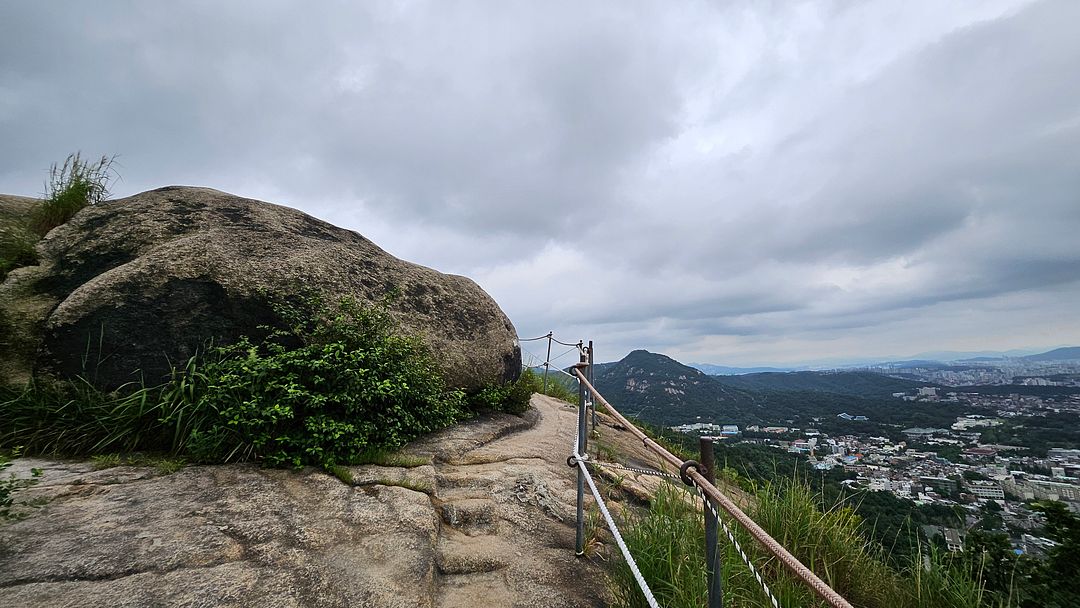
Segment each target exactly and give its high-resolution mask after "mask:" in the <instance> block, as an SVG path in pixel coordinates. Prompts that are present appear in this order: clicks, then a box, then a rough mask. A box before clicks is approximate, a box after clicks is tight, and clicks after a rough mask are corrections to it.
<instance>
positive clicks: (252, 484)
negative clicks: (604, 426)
mask: <svg viewBox="0 0 1080 608" xmlns="http://www.w3.org/2000/svg"><path fill="white" fill-rule="evenodd" d="M575 424H576V409H575V408H573V407H571V406H568V405H566V404H564V403H562V402H559V401H557V400H554V399H550V398H547V397H543V396H534V398H533V408H532V410H530V412H529V413H528V414H527V415H526V416H525V417H520V418H519V417H515V416H508V415H494V416H490V417H486V418H483V419H480V420H476V421H472V422H469V423H466V424H463V425H459V426H456V427H453V428H450V429H446V430H444V431H442V432H440V433H437V434H435V435H432V436H430V437H428V438H426V439H424V440H421V441H418V442H416V443H414V444H411V445H410V446H408V447H407V448H406V449H405V450H404V453H405V454H407V455H409V456H411V457H413V458H415V459H423V460H424V461H426V462H427V464H422V465H419V466H412V467H381V466H373V465H368V466H362V467H355V468H353V469H351V472H352V476H353V479H352V485H347V484H345V483H342V482H341V481H339V480H338V479H336V478H334V477H332V476H330V475H327V474H325V473H322V472H319V471H313V470H307V471H301V472H294V471H278V470H268V469H260V468H258V467H253V466H209V467H201V466H198V467H197V466H193V467H187V468H184V469H182V470H180V471H178V472H176V473H173V474H170V475H165V474H162V473H160V472H158V471H156V470H155V469H152V468H146V467H116V468H111V469H106V470H100V471H96V470H94V469H93V467H92V466H91V465H90V464H88V463H72V462H56V461H43V460H32V459H21V460H19V461H17V462H16V464H15V466H14V467H13V468H12V471H13V472H23V473H24V474H25V473H26V472H28V471H29V469H30V468H31V467H42V468H44V469H45V474H44V477H43V480H42V482H41V483H40V484H39V485H38V486H35V487H34V488H31V489H28V490H23V491H21V493H20V495H18V496H17V498H18V499H20V500H34V499H37V500H40V501H43V502H46V503H47V504H45V506H43V507H41V508H39V509H35V510H34V511H33V512H32V513H31V514H30V515H29V517H27V518H26V519H24V520H22V521H16V522H13V523H7V524H0V607H5V608H6V607H15V606H20V607H21V606H45V607H52V606H56V607H59V606H76V605H77V606H101V607H106V606H108V607H122V606H259V607H260V608H273V607H277V606H318V607H322V606H372V607H375V606H380V607H381V606H392V607H397V606H400V607H409V608H412V607H415V606H425V607H431V608H443V607H445V608H452V607H457V606H462V607H463V606H491V607H495V606H521V607H526V606H527V607H529V608H544V607H551V608H557V607H586V606H604V605H606V603H607V599H608V594H607V590H606V586H605V577H604V573H603V570H602V568H601V566H600V565H599V564H598V563H596V562H595V561H594V560H591V559H587V558H586V559H582V558H576V557H574V550H573V546H574V527H573V524H574V500H575V484H574V476H573V470H572V469H570V468H568V467H567V466H566V463H565V460H566V456H567V455H568V454H569V452H570V446H571V442H572V440H573V429H574V428H575Z"/></svg>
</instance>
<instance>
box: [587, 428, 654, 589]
mask: <svg viewBox="0 0 1080 608" xmlns="http://www.w3.org/2000/svg"><path fill="white" fill-rule="evenodd" d="M571 458H572V459H573V461H574V463H575V464H576V465H577V467H578V468H579V469H580V472H581V474H582V475H583V476H584V477H585V481H586V483H588V484H589V491H590V492H592V495H593V499H594V500H596V506H598V507H600V513H601V514H602V515H603V516H604V521H605V522H607V526H608V530H610V531H611V536H612V537H614V538H615V544H617V545H618V546H619V551H621V552H622V555H623V559H625V560H626V564H627V565H628V566H630V572H631V574H633V575H634V580H636V581H637V584H638V587H640V588H641V593H642V594H644V596H645V601H647V602H648V603H649V606H650V608H660V605H659V604H658V603H657V602H656V598H655V597H653V593H652V589H649V584H648V583H646V582H645V577H644V576H642V574H641V570H640V569H639V568H638V565H637V562H636V561H634V556H633V555H632V554H631V553H630V548H629V547H627V546H626V541H624V540H623V537H622V534H621V533H620V532H619V527H618V526H616V525H615V520H614V518H612V517H611V513H609V512H608V508H607V505H606V504H605V503H604V498H603V497H602V496H600V491H599V490H597V489H596V483H594V482H593V478H592V475H589V469H588V467H586V466H585V463H586V461H587V459H586V458H585V457H583V456H581V454H578V445H577V440H576V439H575V440H574V455H573V456H571Z"/></svg>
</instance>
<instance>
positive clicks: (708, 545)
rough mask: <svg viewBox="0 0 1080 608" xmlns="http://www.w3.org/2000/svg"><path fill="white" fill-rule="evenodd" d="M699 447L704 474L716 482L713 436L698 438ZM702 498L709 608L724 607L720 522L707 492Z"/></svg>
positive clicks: (709, 479) (710, 480) (711, 481)
mask: <svg viewBox="0 0 1080 608" xmlns="http://www.w3.org/2000/svg"><path fill="white" fill-rule="evenodd" d="M698 443H699V447H700V448H701V468H703V469H704V471H702V474H703V475H704V476H705V479H707V480H708V481H709V483H711V484H713V485H715V484H716V472H715V470H716V458H715V457H714V455H713V440H712V437H701V438H700V439H699V440H698ZM701 498H702V500H704V501H705V503H704V505H702V509H703V510H704V512H705V570H706V572H708V575H709V604H708V606H709V608H722V607H723V605H724V589H723V581H722V580H721V578H722V576H723V570H722V569H721V566H720V551H719V547H718V546H717V540H718V538H717V534H718V528H719V527H720V522H719V521H717V519H716V516H715V515H714V514H713V513H714V511H713V508H711V507H710V504H709V503H710V500H709V496H708V495H707V494H704V493H703V494H702V497H701Z"/></svg>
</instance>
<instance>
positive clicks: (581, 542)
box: [574, 353, 588, 556]
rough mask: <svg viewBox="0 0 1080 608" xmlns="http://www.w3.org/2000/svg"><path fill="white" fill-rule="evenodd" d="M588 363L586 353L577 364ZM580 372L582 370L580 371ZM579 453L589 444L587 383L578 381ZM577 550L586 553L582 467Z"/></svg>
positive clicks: (582, 453) (579, 552) (579, 477)
mask: <svg viewBox="0 0 1080 608" xmlns="http://www.w3.org/2000/svg"><path fill="white" fill-rule="evenodd" d="M587 366H588V363H586V362H585V355H584V353H583V354H582V355H581V362H580V363H578V364H577V365H575V366H574V367H575V368H577V369H579V370H580V369H581V368H583V367H587ZM579 373H580V372H579ZM577 424H578V428H577V448H578V449H577V453H578V455H579V456H585V454H587V453H588V451H587V450H588V446H587V444H586V440H587V439H588V434H587V433H586V432H585V383H584V382H578V417H577ZM575 552H576V554H577V555H579V556H581V555H585V474H584V473H583V472H582V471H581V467H580V466H579V467H578V471H577V545H575Z"/></svg>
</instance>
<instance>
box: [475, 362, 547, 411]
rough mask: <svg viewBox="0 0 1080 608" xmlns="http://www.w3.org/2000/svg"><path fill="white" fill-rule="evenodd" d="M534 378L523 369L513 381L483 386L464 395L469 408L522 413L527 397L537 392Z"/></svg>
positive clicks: (526, 403) (525, 407)
mask: <svg viewBox="0 0 1080 608" xmlns="http://www.w3.org/2000/svg"><path fill="white" fill-rule="evenodd" d="M537 390H538V388H537V385H536V378H535V377H534V376H532V375H531V373H530V372H529V370H525V371H524V372H523V373H522V374H521V375H520V376H518V379H517V380H515V381H514V382H506V383H503V384H496V385H491V386H485V387H484V388H482V389H480V390H479V391H476V392H473V393H470V394H469V395H467V396H466V401H467V403H468V405H469V408H470V409H472V410H473V411H477V410H494V411H496V412H506V413H508V414H518V415H520V414H523V413H525V410H527V409H529V399H531V398H532V394H533V393H534V392H537Z"/></svg>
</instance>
